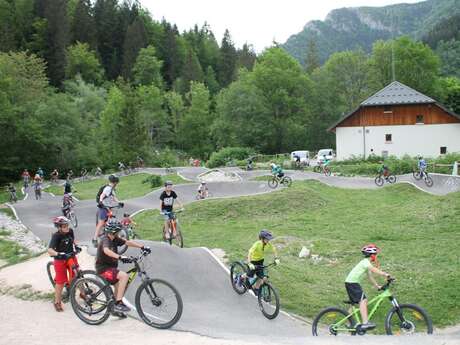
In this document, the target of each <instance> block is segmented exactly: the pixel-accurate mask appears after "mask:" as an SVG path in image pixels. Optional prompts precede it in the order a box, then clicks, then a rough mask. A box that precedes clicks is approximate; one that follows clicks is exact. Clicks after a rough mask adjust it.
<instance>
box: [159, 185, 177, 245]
mask: <svg viewBox="0 0 460 345" xmlns="http://www.w3.org/2000/svg"><path fill="white" fill-rule="evenodd" d="M172 186H173V183H172V182H171V181H166V182H165V189H164V191H163V193H161V195H160V200H161V204H160V210H161V214H163V216H164V219H165V223H164V232H165V233H164V235H165V238H166V239H169V238H168V237H169V221H170V220H171V219H172V218H173V217H174V213H173V207H174V201H177V204H178V205H179V207H180V208H182V204H181V202H180V201H179V200H178V199H177V194H176V192H175V191H173V190H172ZM173 230H174V229H173ZM173 236H176V234H175V233H173Z"/></svg>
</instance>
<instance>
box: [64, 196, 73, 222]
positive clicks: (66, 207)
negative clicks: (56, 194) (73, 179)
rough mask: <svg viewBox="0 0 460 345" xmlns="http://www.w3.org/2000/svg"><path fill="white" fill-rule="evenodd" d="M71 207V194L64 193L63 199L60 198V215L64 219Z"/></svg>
mask: <svg viewBox="0 0 460 345" xmlns="http://www.w3.org/2000/svg"><path fill="white" fill-rule="evenodd" d="M72 207H73V197H72V193H65V194H64V197H63V198H62V214H63V215H64V217H68V215H69V211H70V210H71V209H72Z"/></svg>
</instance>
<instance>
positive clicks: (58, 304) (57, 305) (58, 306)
mask: <svg viewBox="0 0 460 345" xmlns="http://www.w3.org/2000/svg"><path fill="white" fill-rule="evenodd" d="M54 309H55V310H56V311H57V312H61V311H64V308H62V303H61V302H54Z"/></svg>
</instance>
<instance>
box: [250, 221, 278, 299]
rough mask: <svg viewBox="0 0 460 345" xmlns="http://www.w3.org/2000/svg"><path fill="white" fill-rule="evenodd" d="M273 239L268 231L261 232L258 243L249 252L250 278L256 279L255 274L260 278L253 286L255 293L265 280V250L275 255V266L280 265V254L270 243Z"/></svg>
mask: <svg viewBox="0 0 460 345" xmlns="http://www.w3.org/2000/svg"><path fill="white" fill-rule="evenodd" d="M272 239H273V235H272V234H271V232H270V231H268V230H265V229H263V230H261V231H260V233H259V240H258V241H256V242H255V243H254V244H253V245H252V247H251V248H250V249H249V252H248V262H249V264H248V266H249V272H248V277H251V278H252V277H254V274H255V275H256V277H257V278H258V279H257V281H256V283H255V284H254V285H253V290H254V292H257V289H259V287H260V285H262V279H263V278H264V269H263V264H264V258H265V249H270V250H271V251H272V252H273V254H274V255H275V264H276V265H279V264H280V260H279V259H278V252H277V251H276V248H275V246H274V245H272V244H271V243H270V240H272Z"/></svg>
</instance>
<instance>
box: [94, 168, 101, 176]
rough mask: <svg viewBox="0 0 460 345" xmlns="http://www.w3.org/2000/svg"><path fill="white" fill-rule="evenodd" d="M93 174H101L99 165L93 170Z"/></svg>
mask: <svg viewBox="0 0 460 345" xmlns="http://www.w3.org/2000/svg"><path fill="white" fill-rule="evenodd" d="M94 175H96V176H100V175H102V169H101V168H100V167H96V170H95V171H94Z"/></svg>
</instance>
